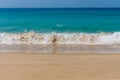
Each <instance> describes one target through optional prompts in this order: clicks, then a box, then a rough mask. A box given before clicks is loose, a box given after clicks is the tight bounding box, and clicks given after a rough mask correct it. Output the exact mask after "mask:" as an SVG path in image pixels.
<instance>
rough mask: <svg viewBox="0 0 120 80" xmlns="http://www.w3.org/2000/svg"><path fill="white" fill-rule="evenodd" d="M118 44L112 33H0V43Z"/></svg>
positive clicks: (117, 36) (119, 39) (119, 34)
mask: <svg viewBox="0 0 120 80" xmlns="http://www.w3.org/2000/svg"><path fill="white" fill-rule="evenodd" d="M52 43H56V44H93V45H94V44H120V32H114V33H91V34H88V33H36V32H33V31H32V32H28V33H0V44H52Z"/></svg>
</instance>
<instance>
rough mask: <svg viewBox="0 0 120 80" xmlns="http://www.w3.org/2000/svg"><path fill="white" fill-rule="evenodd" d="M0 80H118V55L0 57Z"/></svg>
mask: <svg viewBox="0 0 120 80" xmlns="http://www.w3.org/2000/svg"><path fill="white" fill-rule="evenodd" d="M0 80H120V54H35V53H34V54H33V53H30V54H28V53H27V54H25V53H1V54H0Z"/></svg>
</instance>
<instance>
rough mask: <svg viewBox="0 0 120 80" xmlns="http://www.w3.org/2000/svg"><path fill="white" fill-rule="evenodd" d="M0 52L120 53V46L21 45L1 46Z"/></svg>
mask: <svg viewBox="0 0 120 80" xmlns="http://www.w3.org/2000/svg"><path fill="white" fill-rule="evenodd" d="M0 52H1V53H2V52H20V53H54V54H58V53H65V54H66V53H73V54H75V53H80V54H84V53H90V54H93V53H120V45H112V44H109V45H80V44H45V45H20V44H14V45H13V44H0Z"/></svg>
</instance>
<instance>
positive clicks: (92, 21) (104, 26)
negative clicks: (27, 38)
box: [0, 8, 120, 33]
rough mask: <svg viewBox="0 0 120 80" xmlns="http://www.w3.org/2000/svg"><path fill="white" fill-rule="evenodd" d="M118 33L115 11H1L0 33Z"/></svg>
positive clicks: (119, 24) (119, 11)
mask: <svg viewBox="0 0 120 80" xmlns="http://www.w3.org/2000/svg"><path fill="white" fill-rule="evenodd" d="M25 31H28V32H29V31H35V32H40V33H48V32H84V33H96V32H119V31H120V9H119V8H1V9H0V32H13V33H14V32H15V33H18V32H25Z"/></svg>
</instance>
